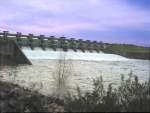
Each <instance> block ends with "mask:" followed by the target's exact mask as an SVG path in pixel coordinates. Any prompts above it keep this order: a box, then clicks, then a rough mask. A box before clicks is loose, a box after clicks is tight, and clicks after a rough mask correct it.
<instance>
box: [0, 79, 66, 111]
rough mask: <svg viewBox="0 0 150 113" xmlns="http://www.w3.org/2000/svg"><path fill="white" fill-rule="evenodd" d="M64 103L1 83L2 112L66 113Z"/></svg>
mask: <svg viewBox="0 0 150 113" xmlns="http://www.w3.org/2000/svg"><path fill="white" fill-rule="evenodd" d="M63 106H64V101H63V100H60V99H57V98H54V97H47V96H44V95H42V94H40V93H38V92H37V91H30V90H28V89H24V88H23V87H20V86H19V85H16V84H12V83H9V82H2V81H0V112H2V113H3V112H64V107H63Z"/></svg>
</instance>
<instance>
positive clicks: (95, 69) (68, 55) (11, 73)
mask: <svg viewBox="0 0 150 113" xmlns="http://www.w3.org/2000/svg"><path fill="white" fill-rule="evenodd" d="M44 37H45V36H43V35H40V36H35V35H33V34H29V35H22V34H21V33H16V34H11V33H9V32H6V31H5V32H2V33H0V54H1V56H0V57H1V58H0V60H1V65H2V66H0V80H2V81H8V82H12V83H15V84H19V85H20V86H23V87H25V88H29V89H34V90H38V91H39V92H40V93H42V94H44V95H51V94H52V93H53V90H55V89H56V85H55V76H56V74H57V73H58V67H59V59H67V61H66V65H67V66H68V68H69V72H68V74H69V78H67V79H68V80H67V81H68V83H67V84H68V85H67V87H68V88H67V89H69V90H71V91H74V90H75V89H76V86H80V87H81V89H82V90H87V89H88V90H92V81H93V79H95V78H96V77H99V76H103V81H104V83H105V85H106V86H107V85H108V84H109V83H112V84H115V85H116V84H119V82H120V78H121V75H124V76H125V78H128V75H129V74H130V73H131V72H132V73H133V76H134V75H136V76H138V77H139V80H140V81H141V82H142V81H145V80H148V79H149V60H141V59H140V60H138V59H132V58H128V57H124V56H123V55H119V54H112V53H111V52H110V53H109V52H107V51H106V50H107V48H109V47H111V45H109V44H106V43H101V42H95V41H93V42H91V41H90V42H89V41H84V40H81V39H79V40H75V39H66V38H65V37H60V38H56V37H54V36H50V37H45V38H44ZM14 48H16V49H14ZM17 51H18V52H17ZM16 55H17V56H16ZM15 56H16V57H15ZM19 59H21V60H19ZM12 62H13V63H12ZM14 63H16V64H17V65H18V64H19V66H3V65H4V64H5V65H6V64H7V65H10V64H14ZM20 64H21V65H20ZM22 64H23V65H22ZM24 64H25V65H24ZM30 64H32V65H30Z"/></svg>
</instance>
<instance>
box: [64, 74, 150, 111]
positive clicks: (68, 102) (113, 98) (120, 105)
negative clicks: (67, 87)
mask: <svg viewBox="0 0 150 113" xmlns="http://www.w3.org/2000/svg"><path fill="white" fill-rule="evenodd" d="M131 75H132V73H131ZM93 85H94V88H93V91H91V92H90V91H88V92H85V93H83V92H81V90H80V88H79V87H78V88H77V95H72V94H70V93H68V95H67V96H66V98H65V110H66V111H69V112H135V111H138V112H141V111H146V112H149V111H150V107H149V106H150V80H149V81H146V82H145V83H139V81H138V78H137V77H136V76H135V78H134V79H133V80H132V76H130V77H129V79H127V80H124V77H122V78H121V84H120V85H119V86H118V87H117V88H113V87H112V84H109V86H108V88H107V90H105V89H104V87H103V80H102V77H100V78H97V79H95V80H93Z"/></svg>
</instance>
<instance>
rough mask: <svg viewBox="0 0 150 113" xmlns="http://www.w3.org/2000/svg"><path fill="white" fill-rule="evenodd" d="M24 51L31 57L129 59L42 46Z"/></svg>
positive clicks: (96, 59)
mask: <svg viewBox="0 0 150 113" xmlns="http://www.w3.org/2000/svg"><path fill="white" fill-rule="evenodd" d="M22 51H23V52H24V54H25V55H26V56H27V57H28V58H29V59H61V58H63V57H62V56H61V55H63V56H65V59H71V60H87V61H125V60H129V59H128V58H125V57H122V56H119V55H115V54H106V53H103V52H100V53H97V52H92V53H90V52H89V51H85V52H82V51H79V50H78V51H77V52H74V51H73V50H71V49H70V50H68V51H67V52H64V51H62V50H60V49H59V50H57V51H53V50H52V49H47V50H45V51H44V50H42V49H41V48H35V49H34V50H31V49H30V48H29V47H24V48H22Z"/></svg>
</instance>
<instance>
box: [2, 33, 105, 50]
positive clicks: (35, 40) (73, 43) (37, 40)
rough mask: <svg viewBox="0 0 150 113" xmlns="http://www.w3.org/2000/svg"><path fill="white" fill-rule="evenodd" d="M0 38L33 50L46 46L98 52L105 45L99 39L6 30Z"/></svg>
mask: <svg viewBox="0 0 150 113" xmlns="http://www.w3.org/2000/svg"><path fill="white" fill-rule="evenodd" d="M0 39H1V40H14V41H15V42H16V43H17V44H18V45H19V46H20V47H23V46H29V47H31V49H33V50H34V48H35V47H41V48H42V49H43V50H45V49H46V48H52V49H53V50H55V51H56V49H57V48H62V49H63V50H64V51H67V50H68V49H73V50H74V51H77V49H80V50H82V51H83V52H84V51H85V50H89V51H90V52H92V51H93V50H95V51H97V52H99V51H100V50H102V49H104V48H105V47H106V45H105V44H104V43H102V42H101V41H100V42H98V41H90V40H82V39H78V40H76V39H75V38H70V39H67V38H66V37H59V38H56V37H55V36H49V37H47V36H44V35H39V36H36V35H33V34H28V35H23V34H22V33H20V32H17V33H16V34H13V33H9V32H8V31H3V32H0Z"/></svg>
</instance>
